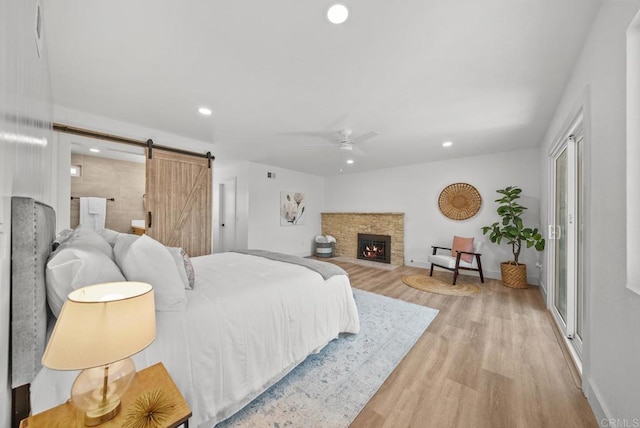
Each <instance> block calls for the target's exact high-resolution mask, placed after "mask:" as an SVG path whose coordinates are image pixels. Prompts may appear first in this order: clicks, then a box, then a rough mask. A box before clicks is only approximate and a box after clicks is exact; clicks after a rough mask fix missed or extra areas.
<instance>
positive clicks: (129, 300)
mask: <svg viewBox="0 0 640 428" xmlns="http://www.w3.org/2000/svg"><path fill="white" fill-rule="evenodd" d="M155 337H156V317H155V305H154V303H153V288H152V287H151V285H149V284H145V283H142V282H111V283H105V284H96V285H90V286H87V287H83V288H79V289H77V290H75V291H73V292H71V293H69V296H68V298H67V301H66V302H65V304H64V306H63V307H62V310H61V311H60V315H59V317H58V321H57V322H56V325H55V327H54V329H53V333H52V334H51V339H49V343H48V344H47V348H46V349H45V351H44V355H43V357H42V364H43V365H44V366H46V367H49V368H51V369H55V370H82V371H81V372H80V374H79V375H78V377H77V378H76V380H75V382H74V383H73V386H72V387H71V401H72V402H73V404H75V405H76V406H77V407H78V408H80V409H81V410H82V411H83V412H84V423H85V425H87V426H95V425H99V424H101V423H103V422H105V421H108V420H110V419H112V418H113V417H115V416H116V415H117V414H118V413H119V412H120V398H121V397H122V395H123V393H124V391H126V389H127V388H128V387H129V384H130V383H131V381H132V380H133V377H134V376H135V372H136V369H135V365H134V363H133V360H132V359H131V358H129V357H130V356H132V355H134V354H136V353H138V352H140V351H141V350H143V349H144V348H146V347H147V346H149V345H150V344H151V343H152V342H153V341H154V339H155Z"/></svg>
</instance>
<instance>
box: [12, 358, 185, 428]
mask: <svg viewBox="0 0 640 428" xmlns="http://www.w3.org/2000/svg"><path fill="white" fill-rule="evenodd" d="M155 388H161V389H162V390H164V391H165V392H166V393H167V394H168V395H169V397H171V401H172V403H173V404H174V407H173V411H172V413H171V414H170V415H169V417H168V419H167V422H166V424H165V425H163V427H167V428H175V427H178V426H180V425H182V424H185V425H184V426H185V428H189V418H190V417H191V409H190V408H189V405H188V404H187V402H186V401H184V397H183V396H182V394H181V393H180V391H179V390H178V387H177V386H176V384H175V383H173V380H172V379H171V376H169V373H168V372H167V369H165V367H164V365H163V364H162V363H158V364H155V365H153V366H151V367H148V368H146V369H144V370H140V371H139V372H137V373H136V376H135V378H134V379H133V381H132V382H131V386H130V387H129V389H128V390H127V392H126V393H125V394H124V396H123V397H122V411H121V412H120V414H118V415H117V416H116V417H115V418H113V419H111V420H110V421H107V422H105V423H103V424H100V425H98V426H97V428H120V427H122V426H123V422H124V420H125V419H126V415H127V409H129V406H130V405H131V404H133V403H134V402H135V400H136V399H137V398H138V397H140V396H141V395H142V394H143V393H145V392H147V391H150V390H152V389H155ZM38 427H56V428H57V427H59V428H85V425H84V418H83V415H82V412H81V411H80V410H78V409H77V408H76V407H75V406H74V405H73V404H72V403H71V402H70V401H67V402H66V403H64V404H61V405H59V406H58V407H54V408H53V409H49V410H47V411H45V412H42V413H38V414H37V415H33V416H30V417H28V418H27V419H23V420H22V422H20V428H38Z"/></svg>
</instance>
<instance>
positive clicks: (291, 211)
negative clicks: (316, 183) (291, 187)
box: [280, 191, 305, 226]
mask: <svg viewBox="0 0 640 428" xmlns="http://www.w3.org/2000/svg"><path fill="white" fill-rule="evenodd" d="M304 210H305V199H304V193H299V192H284V191H283V192H280V226H297V225H301V224H304V218H305V216H304Z"/></svg>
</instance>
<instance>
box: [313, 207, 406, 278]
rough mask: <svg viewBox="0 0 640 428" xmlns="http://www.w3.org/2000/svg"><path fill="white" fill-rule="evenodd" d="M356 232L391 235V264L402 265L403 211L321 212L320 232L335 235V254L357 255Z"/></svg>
mask: <svg viewBox="0 0 640 428" xmlns="http://www.w3.org/2000/svg"><path fill="white" fill-rule="evenodd" d="M358 233H366V234H372V235H389V236H391V264H392V265H394V266H402V265H404V213H353V212H350V213H322V234H323V235H331V236H333V237H334V238H336V251H335V255H336V256H344V257H353V258H354V259H355V258H356V257H357V253H358Z"/></svg>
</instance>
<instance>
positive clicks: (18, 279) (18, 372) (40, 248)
mask: <svg viewBox="0 0 640 428" xmlns="http://www.w3.org/2000/svg"><path fill="white" fill-rule="evenodd" d="M55 235H56V217H55V212H54V210H53V208H51V207H50V206H48V205H45V204H42V203H40V202H37V201H35V200H34V199H31V198H23V197H13V198H11V387H12V388H17V387H19V386H22V385H25V384H29V383H31V381H33V379H34V378H35V376H36V374H37V373H38V371H39V370H40V368H41V367H42V363H41V361H40V360H41V359H42V354H43V353H44V348H45V345H46V343H45V342H46V336H47V316H48V315H47V293H46V289H45V265H46V263H47V258H48V257H49V254H50V252H51V244H52V242H53V240H54V239H55Z"/></svg>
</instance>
